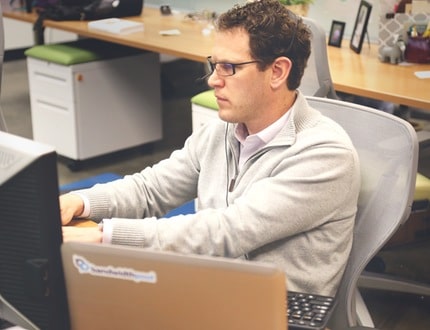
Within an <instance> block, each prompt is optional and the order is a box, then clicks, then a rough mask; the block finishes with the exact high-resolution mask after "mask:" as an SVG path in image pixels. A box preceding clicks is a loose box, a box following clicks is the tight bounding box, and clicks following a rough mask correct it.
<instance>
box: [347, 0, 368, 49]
mask: <svg viewBox="0 0 430 330" xmlns="http://www.w3.org/2000/svg"><path fill="white" fill-rule="evenodd" d="M371 11H372V5H371V4H370V3H369V2H367V1H363V0H362V1H360V6H359V7H358V13H357V18H356V19H355V24H354V29H353V30H352V35H351V42H350V48H351V49H352V50H353V51H355V52H356V53H357V54H360V52H361V48H362V46H363V40H364V36H365V35H366V33H367V24H368V23H369V17H370V13H371Z"/></svg>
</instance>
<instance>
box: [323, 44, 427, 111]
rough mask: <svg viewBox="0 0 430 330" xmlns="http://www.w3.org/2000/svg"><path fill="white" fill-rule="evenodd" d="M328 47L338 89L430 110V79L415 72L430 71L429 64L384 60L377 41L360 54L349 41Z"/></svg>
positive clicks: (365, 46)
mask: <svg viewBox="0 0 430 330" xmlns="http://www.w3.org/2000/svg"><path fill="white" fill-rule="evenodd" d="M327 49H328V58H329V62H330V72H331V76H332V79H333V83H334V87H335V90H337V91H341V92H345V93H350V94H355V95H359V96H364V97H370V98H374V99H377V100H383V101H388V102H393V103H397V104H402V105H407V106H411V107H417V108H421V109H425V110H428V111H430V79H419V78H417V77H416V76H415V75H414V72H416V71H430V64H411V65H408V66H402V65H393V64H389V63H381V62H380V61H379V59H378V46H377V45H374V44H372V45H371V47H370V48H369V47H368V45H366V44H364V45H363V49H362V51H361V54H356V53H355V52H353V51H352V50H350V49H349V43H347V42H344V43H343V45H342V48H337V47H328V48H327Z"/></svg>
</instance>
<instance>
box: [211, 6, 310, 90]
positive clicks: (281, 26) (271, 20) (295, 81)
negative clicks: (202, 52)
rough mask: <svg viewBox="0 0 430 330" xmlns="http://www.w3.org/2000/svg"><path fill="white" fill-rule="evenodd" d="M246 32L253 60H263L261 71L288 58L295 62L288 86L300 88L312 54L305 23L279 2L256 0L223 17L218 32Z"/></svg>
mask: <svg viewBox="0 0 430 330" xmlns="http://www.w3.org/2000/svg"><path fill="white" fill-rule="evenodd" d="M234 28H243V29H245V31H247V32H248V34H249V47H250V51H251V56H252V57H253V58H254V59H256V60H260V61H261V63H260V64H259V66H260V70H264V69H265V68H267V66H269V65H270V64H271V63H273V61H274V60H275V59H276V58H278V57H280V56H286V57H288V58H289V59H290V60H291V62H292V68H291V71H290V75H289V76H288V80H287V86H288V89H290V90H295V89H297V88H298V87H299V85H300V81H301V79H302V77H303V73H304V71H305V68H306V64H307V61H308V58H309V56H310V53H311V32H310V30H309V28H308V27H307V26H306V25H305V24H304V23H303V20H302V19H301V18H300V17H299V16H297V15H295V14H294V13H293V12H291V11H290V10H288V9H287V8H286V7H285V6H284V5H282V4H281V3H279V1H278V0H256V1H253V2H248V3H246V4H245V5H236V6H234V7H233V8H232V9H230V10H228V11H227V12H225V13H223V14H221V15H220V16H219V17H218V19H217V21H216V29H217V31H220V32H222V31H227V30H231V29H234Z"/></svg>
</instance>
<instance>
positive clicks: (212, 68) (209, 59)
mask: <svg viewBox="0 0 430 330" xmlns="http://www.w3.org/2000/svg"><path fill="white" fill-rule="evenodd" d="M206 59H207V61H208V64H209V67H210V69H211V74H212V73H214V71H215V70H216V67H217V65H218V64H222V65H230V66H231V70H232V73H231V74H220V73H219V72H218V70H217V74H219V75H220V76H223V77H230V76H233V75H235V74H236V67H237V66H241V65H246V64H251V63H261V62H262V61H261V60H253V61H247V62H240V63H229V62H212V61H211V59H212V56H208V57H207V58H206Z"/></svg>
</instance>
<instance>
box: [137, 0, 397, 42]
mask: <svg viewBox="0 0 430 330" xmlns="http://www.w3.org/2000/svg"><path fill="white" fill-rule="evenodd" d="M244 2H245V0H172V1H171V2H169V1H166V0H145V4H146V5H150V6H160V5H166V4H169V5H171V6H172V8H174V9H182V10H190V11H197V10H203V9H209V10H213V11H217V12H222V11H225V10H227V9H229V8H230V7H232V6H233V5H234V4H236V3H244ZM368 2H369V3H371V4H372V6H373V8H372V14H371V17H370V22H369V29H368V30H369V36H370V39H371V41H372V42H376V41H377V40H378V22H379V14H380V13H381V12H386V11H389V10H391V8H393V6H394V3H395V2H396V0H368ZM359 3H360V0H314V3H313V4H312V5H311V7H310V11H309V17H311V18H314V19H316V20H317V21H318V22H320V24H321V25H322V26H323V27H324V29H325V30H326V31H327V33H329V31H330V28H331V22H332V20H338V21H343V22H346V26H345V37H346V38H349V37H350V36H351V34H352V29H353V27H354V22H355V17H356V15H357V11H358V6H359Z"/></svg>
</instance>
